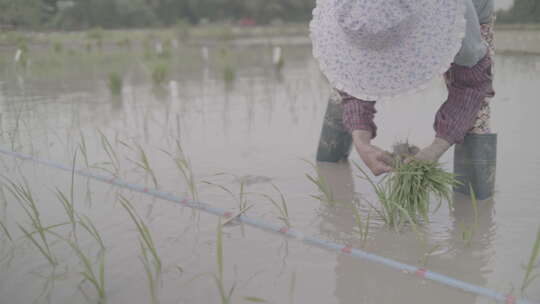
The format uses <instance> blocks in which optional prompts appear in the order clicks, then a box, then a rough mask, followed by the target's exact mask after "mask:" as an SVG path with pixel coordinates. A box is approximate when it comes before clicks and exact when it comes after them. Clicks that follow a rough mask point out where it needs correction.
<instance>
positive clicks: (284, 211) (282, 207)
mask: <svg viewBox="0 0 540 304" xmlns="http://www.w3.org/2000/svg"><path fill="white" fill-rule="evenodd" d="M272 187H273V188H274V190H276V192H278V193H279V202H277V201H276V200H275V199H274V198H272V197H271V196H270V195H268V194H264V193H262V194H260V195H261V196H263V197H264V198H266V199H267V200H268V201H270V203H272V205H274V207H276V209H277V210H278V211H279V214H280V216H279V217H278V219H279V220H281V221H283V223H285V225H287V227H291V221H290V219H289V209H288V207H287V201H286V200H285V196H284V195H283V193H282V192H281V191H280V190H279V188H278V187H277V186H276V185H274V184H272Z"/></svg>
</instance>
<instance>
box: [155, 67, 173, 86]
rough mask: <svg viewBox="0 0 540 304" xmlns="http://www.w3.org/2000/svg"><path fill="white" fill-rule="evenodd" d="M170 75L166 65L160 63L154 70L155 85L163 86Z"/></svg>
mask: <svg viewBox="0 0 540 304" xmlns="http://www.w3.org/2000/svg"><path fill="white" fill-rule="evenodd" d="M168 75H169V68H168V67H167V65H166V64H164V63H160V64H156V65H155V66H154V68H153V70H152V81H153V82H154V85H156V86H160V85H162V84H163V83H164V82H165V80H167V77H168Z"/></svg>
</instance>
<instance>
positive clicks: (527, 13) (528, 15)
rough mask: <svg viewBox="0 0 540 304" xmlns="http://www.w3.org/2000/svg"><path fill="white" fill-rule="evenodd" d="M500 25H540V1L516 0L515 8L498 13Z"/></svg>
mask: <svg viewBox="0 0 540 304" xmlns="http://www.w3.org/2000/svg"><path fill="white" fill-rule="evenodd" d="M497 22H500V23H540V0H515V2H514V6H512V8H510V9H509V10H507V11H499V12H498V13H497Z"/></svg>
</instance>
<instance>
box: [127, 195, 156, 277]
mask: <svg viewBox="0 0 540 304" xmlns="http://www.w3.org/2000/svg"><path fill="white" fill-rule="evenodd" d="M118 200H119V201H120V203H121V204H122V206H123V207H124V209H126V211H127V212H128V214H129V217H130V218H131V220H132V221H133V223H134V224H135V226H136V227H137V231H138V232H139V236H140V240H141V241H142V243H143V244H144V246H145V248H146V250H148V251H150V253H151V255H152V258H153V261H154V263H155V266H156V269H157V270H159V272H161V270H162V266H161V265H162V264H161V258H160V257H159V255H158V253H157V249H156V246H155V245H154V240H153V238H152V235H151V234H150V230H149V229H148V226H146V224H145V223H144V221H143V220H142V219H141V218H140V217H139V216H138V215H137V213H136V211H135V209H134V208H133V206H132V205H131V203H130V202H129V200H128V199H127V198H125V197H124V196H123V195H121V194H119V195H118Z"/></svg>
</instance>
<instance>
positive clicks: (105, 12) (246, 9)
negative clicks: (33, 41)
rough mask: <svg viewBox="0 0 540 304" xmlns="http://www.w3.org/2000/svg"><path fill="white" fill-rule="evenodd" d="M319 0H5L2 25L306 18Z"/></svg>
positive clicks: (1, 5)
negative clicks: (316, 0)
mask: <svg viewBox="0 0 540 304" xmlns="http://www.w3.org/2000/svg"><path fill="white" fill-rule="evenodd" d="M314 5H315V0H71V1H65V0H0V25H3V26H12V27H30V28H31V27H49V28H62V29H84V28H92V27H103V28H125V27H151V26H167V25H173V24H175V23H178V22H180V21H181V22H189V23H191V24H198V23H201V22H205V21H208V22H214V21H232V22H236V21H238V20H241V19H245V18H249V19H250V20H252V21H254V22H256V23H259V24H267V23H269V22H272V21H274V20H281V21H284V22H302V21H307V20H309V19H310V18H311V11H312V9H313V7H314Z"/></svg>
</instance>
